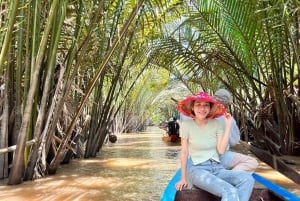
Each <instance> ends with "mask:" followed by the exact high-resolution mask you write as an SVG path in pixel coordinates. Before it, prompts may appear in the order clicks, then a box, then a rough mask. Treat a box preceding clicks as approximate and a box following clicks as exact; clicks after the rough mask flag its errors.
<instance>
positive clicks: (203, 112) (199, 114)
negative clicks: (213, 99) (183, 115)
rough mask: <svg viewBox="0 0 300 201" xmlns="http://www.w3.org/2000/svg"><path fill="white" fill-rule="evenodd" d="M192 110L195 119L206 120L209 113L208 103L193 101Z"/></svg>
mask: <svg viewBox="0 0 300 201" xmlns="http://www.w3.org/2000/svg"><path fill="white" fill-rule="evenodd" d="M193 109H194V113H195V116H196V118H201V119H203V118H206V117H207V115H208V114H209V112H210V103H209V102H203V101H195V103H194V107H193Z"/></svg>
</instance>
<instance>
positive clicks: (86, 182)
mask: <svg viewBox="0 0 300 201" xmlns="http://www.w3.org/2000/svg"><path fill="white" fill-rule="evenodd" d="M163 133H164V131H163V130H161V129H159V128H155V127H152V128H149V130H148V131H147V132H144V133H141V134H126V135H121V136H118V141H117V143H116V144H107V145H105V146H104V148H103V150H102V151H101V152H100V153H99V154H98V156H97V158H95V159H88V160H72V161H71V163H70V164H67V165H63V166H61V167H60V169H59V170H58V171H57V174H56V175H54V176H50V177H47V178H44V179H39V180H36V181H33V182H24V183H23V184H21V185H17V186H0V190H1V195H0V200H16V201H17V200H22V201H27V200H30V201H33V200H43V201H44V200H45V201H47V200H49V201H50V200H51V201H53V200H57V201H58V200H67V201H75V200H85V201H86V200H99V201H102V200H103V201H104V200H105V201H119V200H126V201H130V200H132V201H134V200H139V201H150V200H151V201H152V200H153V201H155V200H157V201H158V200H159V199H160V195H161V194H162V192H163V190H164V188H165V186H166V185H167V183H168V181H169V180H170V179H171V177H172V176H173V174H174V172H175V171H176V170H177V168H178V167H179V159H178V152H179V149H180V146H179V145H175V146H174V145H173V146H170V145H168V144H166V143H164V142H163V141H162V140H161V137H162V134H163Z"/></svg>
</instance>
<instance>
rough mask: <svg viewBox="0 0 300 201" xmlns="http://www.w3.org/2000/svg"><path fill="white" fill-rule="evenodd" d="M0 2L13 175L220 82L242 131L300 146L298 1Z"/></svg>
mask: <svg viewBox="0 0 300 201" xmlns="http://www.w3.org/2000/svg"><path fill="white" fill-rule="evenodd" d="M0 3H1V8H0V24H1V29H0V40H1V43H0V50H1V53H0V75H1V81H0V82H1V83H0V85H1V87H0V92H1V94H0V95H1V98H0V100H1V101H0V103H1V104H0V106H1V129H0V150H1V152H0V169H1V175H0V178H7V177H8V184H19V183H21V182H22V181H23V180H31V179H35V178H39V177H43V176H45V175H46V174H54V173H55V172H56V170H57V168H58V166H59V165H60V163H67V162H68V161H69V160H71V158H72V156H73V155H74V154H73V153H76V155H77V157H85V158H88V157H95V156H96V154H97V153H98V152H99V151H100V150H101V147H102V145H103V143H104V141H105V139H106V137H107V135H109V134H110V133H114V134H118V133H124V132H138V131H141V130H143V129H144V128H145V127H146V126H147V125H149V124H158V123H160V122H163V121H165V120H166V119H168V118H169V117H170V116H171V115H172V114H174V113H176V112H177V111H176V101H177V100H180V99H182V98H184V97H185V96H187V95H190V94H192V93H196V92H198V91H200V90H204V91H206V92H208V93H210V94H213V92H214V91H215V90H217V89H218V88H220V87H224V88H227V89H228V90H229V91H230V92H231V93H232V94H233V97H234V105H232V106H231V108H230V112H231V113H232V114H233V115H234V117H235V118H236V119H237V121H238V124H239V126H240V128H241V132H242V134H243V136H244V140H245V141H249V139H248V137H249V134H251V136H252V138H253V139H251V140H252V142H253V143H255V144H256V145H257V146H259V147H261V148H264V149H265V150H268V151H270V152H272V153H275V154H278V155H280V154H290V155H296V154H299V153H300V147H299V146H300V139H299V138H300V133H299V132H297V131H298V130H299V126H300V124H299V123H300V122H299V115H300V108H299V107H300V101H299V91H298V89H299V86H298V85H299V78H300V76H299V67H300V60H299V53H300V43H299V42H300V41H299V39H300V27H299V24H300V23H299V22H300V21H299V19H300V18H299V17H298V12H299V6H300V3H299V1H296V0H279V1H278V0H186V1H185V0H72V1H67V0H64V1H62V0H47V1H46V0H36V1H26V0H10V1H8V0H0ZM26 143H31V144H33V145H31V146H26ZM12 145H17V146H16V150H15V151H11V150H10V151H9V150H8V149H7V148H6V147H10V146H12Z"/></svg>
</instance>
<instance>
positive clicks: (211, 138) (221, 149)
mask: <svg viewBox="0 0 300 201" xmlns="http://www.w3.org/2000/svg"><path fill="white" fill-rule="evenodd" d="M178 110H179V112H182V113H183V114H184V115H187V116H190V117H192V118H193V119H190V120H186V121H183V122H182V123H181V126H180V136H181V180H180V181H179V182H178V183H176V185H175V187H176V189H177V190H182V189H183V188H186V187H187V185H188V183H187V181H188V180H189V182H190V183H191V184H192V185H193V186H195V187H198V188H201V189H203V190H205V191H208V192H210V193H212V194H214V195H216V196H219V197H221V198H222V201H225V200H226V201H248V200H249V198H250V196H251V193H252V190H253V185H254V178H253V177H252V175H251V174H250V173H248V172H245V171H236V170H227V169H226V168H225V167H224V166H223V165H222V164H221V163H220V160H219V155H222V154H224V153H225V152H226V151H227V146H228V142H229V135H230V129H231V121H232V117H231V115H230V114H229V113H226V112H225V107H224V106H223V105H222V104H221V103H219V102H218V101H216V100H215V99H213V98H212V97H211V96H209V95H208V94H207V93H205V92H200V93H198V94H196V95H192V96H190V97H188V98H186V99H184V100H182V101H180V102H179V103H178ZM222 115H223V116H224V122H225V130H224V129H223V127H222V125H221V123H220V122H219V121H218V120H216V119H215V118H216V117H219V116H222ZM189 156H190V157H191V161H192V165H191V166H190V167H189V169H187V161H188V157H189Z"/></svg>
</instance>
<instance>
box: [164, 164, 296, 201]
mask: <svg viewBox="0 0 300 201" xmlns="http://www.w3.org/2000/svg"><path fill="white" fill-rule="evenodd" d="M189 165H191V161H190V160H189V161H188V166H189ZM252 176H253V177H254V179H255V181H256V182H258V183H260V184H261V185H263V186H264V187H265V188H254V189H253V193H252V195H251V198H250V201H262V200H263V201H284V200H289V201H300V197H298V196H296V195H294V194H293V193H291V192H289V191H287V190H286V189H284V188H282V187H281V186H278V185H276V184H274V183H272V182H271V181H269V180H268V179H266V178H263V177H262V176H260V175H258V174H256V173H253V174H252ZM180 178H181V170H180V168H179V169H178V170H177V172H176V173H175V175H174V176H173V178H172V179H171V181H170V182H169V184H168V185H167V187H166V188H165V191H164V192H163V194H162V196H161V199H160V201H208V200H209V201H220V200H221V198H220V197H217V196H215V195H212V194H211V193H208V192H206V191H204V190H201V189H184V190H182V191H176V189H175V184H176V183H177V182H178V181H179V180H180Z"/></svg>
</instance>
